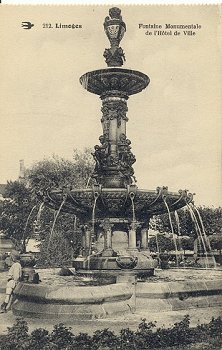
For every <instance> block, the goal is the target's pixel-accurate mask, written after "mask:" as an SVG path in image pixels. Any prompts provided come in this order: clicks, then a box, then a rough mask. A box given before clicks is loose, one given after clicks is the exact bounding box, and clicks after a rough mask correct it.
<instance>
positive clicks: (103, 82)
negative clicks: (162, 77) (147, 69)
mask: <svg viewBox="0 0 222 350" xmlns="http://www.w3.org/2000/svg"><path fill="white" fill-rule="evenodd" d="M149 82H150V79H149V77H148V76H147V75H145V74H143V73H141V72H138V71H135V70H130V69H122V68H110V69H108V68H107V69H99V70H94V71H92V72H88V73H86V74H84V75H82V76H81V77H80V83H81V84H82V86H83V87H84V88H85V89H86V90H88V91H89V92H92V93H93V94H97V95H100V96H101V97H103V96H109V95H111V96H122V97H128V96H129V95H133V94H137V93H138V92H140V91H142V90H143V89H145V88H146V87H147V85H148V84H149Z"/></svg>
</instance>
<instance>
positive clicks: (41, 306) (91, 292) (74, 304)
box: [12, 283, 132, 322]
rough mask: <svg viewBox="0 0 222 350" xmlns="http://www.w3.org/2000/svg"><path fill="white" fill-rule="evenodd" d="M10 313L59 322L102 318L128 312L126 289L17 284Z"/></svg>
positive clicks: (123, 287)
mask: <svg viewBox="0 0 222 350" xmlns="http://www.w3.org/2000/svg"><path fill="white" fill-rule="evenodd" d="M14 294H15V296H16V298H17V300H16V301H15V303H14V304H13V306H12V311H13V314H14V315H16V316H21V317H32V318H42V319H57V322H58V319H59V320H60V321H71V320H72V319H73V320H78V319H79V320H90V319H98V318H106V317H107V316H109V315H113V314H115V315H116V314H119V313H120V314H123V313H125V312H128V311H129V306H128V305H127V304H128V303H127V300H129V299H130V298H131V296H132V291H131V288H130V286H127V285H125V284H113V285H108V286H98V287H94V286H93V287H89V286H84V287H79V286H69V287H54V288H49V287H46V286H40V285H32V284H28V283H19V284H18V286H17V287H16V289H15V292H14Z"/></svg>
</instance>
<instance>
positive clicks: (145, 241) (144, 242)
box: [141, 228, 148, 249]
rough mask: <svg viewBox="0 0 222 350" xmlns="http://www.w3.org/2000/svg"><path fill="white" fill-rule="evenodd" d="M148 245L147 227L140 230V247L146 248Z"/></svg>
mask: <svg viewBox="0 0 222 350" xmlns="http://www.w3.org/2000/svg"><path fill="white" fill-rule="evenodd" d="M147 247H148V228H143V229H142V230H141V248H142V249H147Z"/></svg>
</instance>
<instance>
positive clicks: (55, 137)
mask: <svg viewBox="0 0 222 350" xmlns="http://www.w3.org/2000/svg"><path fill="white" fill-rule="evenodd" d="M108 9H109V7H107V6H53V7H51V6H33V7H30V6H5V7H1V8H0V19H1V20H0V40H1V52H2V59H1V61H2V64H1V68H0V76H1V82H0V84H1V86H0V88H1V97H0V113H1V114H0V122H1V124H0V125H1V138H0V183H6V181H7V180H10V179H11V180H15V179H16V178H17V177H18V174H19V160H20V159H24V161H25V166H26V167H30V166H32V164H34V162H36V161H39V160H41V159H43V158H44V157H46V158H48V157H51V156H52V155H53V154H57V155H59V156H61V157H65V158H67V159H72V155H73V149H74V148H77V149H80V150H82V149H83V148H84V147H93V146H94V145H95V144H98V137H99V136H100V135H101V133H102V128H101V124H100V119H101V111H100V108H101V100H100V99H99V97H98V96H97V95H93V94H91V93H89V92H87V91H86V90H84V89H83V87H82V86H81V85H80V83H79V78H80V76H81V75H82V74H84V73H85V72H88V71H92V70H94V69H100V68H105V67H106V64H105V62H104V59H103V51H104V49H105V48H108V47H109V42H108V39H107V38H106V35H105V33H104V32H103V21H104V18H105V17H106V16H107V15H108ZM121 9H122V16H123V20H124V21H125V22H126V25H127V31H126V33H125V36H124V38H123V40H122V42H121V47H122V48H123V49H124V51H125V55H126V63H125V64H124V66H123V68H129V69H135V70H138V71H141V72H143V73H145V74H147V75H148V76H149V78H150V84H149V86H148V87H147V89H145V90H143V91H142V92H141V93H140V94H136V95H133V96H131V97H130V98H129V101H128V109H129V112H128V118H129V122H128V123H127V136H128V138H129V139H130V140H131V142H132V150H133V153H134V154H135V155H136V159H137V161H136V163H135V165H134V169H135V174H136V177H137V181H138V183H137V184H138V187H139V188H143V189H149V190H153V189H155V188H156V187H157V186H168V187H169V190H170V191H175V192H177V191H178V190H179V189H189V190H190V192H192V193H196V195H195V202H196V204H198V205H208V206H211V205H214V206H219V205H221V198H222V188H221V109H222V108H221V85H222V80H221V47H220V40H219V38H220V35H221V34H220V33H219V29H220V27H219V8H218V7H217V6H182V5H181V6H122V7H121ZM23 21H31V22H32V23H34V27H33V28H32V29H31V30H24V29H23V28H22V27H21V22H23ZM44 23H51V24H52V26H53V27H54V28H50V29H49V28H48V29H47V28H43V24H44ZM55 23H62V24H80V25H82V28H78V29H77V28H76V29H56V28H55ZM154 23H156V24H161V25H162V26H163V27H164V26H165V23H171V24H192V23H193V24H199V25H201V29H199V30H197V31H196V35H194V36H185V35H184V34H183V31H181V34H180V35H178V36H175V35H171V36H170V35H169V36H164V35H163V36H158V35H154V33H153V34H152V35H146V34H145V33H146V31H147V30H144V29H142V28H140V29H139V24H154ZM173 32H174V31H173Z"/></svg>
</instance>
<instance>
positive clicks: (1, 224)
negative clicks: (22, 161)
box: [0, 181, 37, 249]
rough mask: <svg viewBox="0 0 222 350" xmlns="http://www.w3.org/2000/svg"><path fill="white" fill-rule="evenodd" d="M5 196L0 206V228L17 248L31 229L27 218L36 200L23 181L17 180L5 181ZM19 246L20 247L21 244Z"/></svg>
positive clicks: (30, 223) (30, 222)
mask: <svg viewBox="0 0 222 350" xmlns="http://www.w3.org/2000/svg"><path fill="white" fill-rule="evenodd" d="M5 197H6V198H5V200H4V201H2V202H1V208H0V229H1V230H3V231H4V232H5V233H6V234H7V236H8V237H11V238H12V240H14V242H15V243H16V245H17V246H18V248H19V243H20V242H22V241H23V242H24V241H25V238H26V236H27V235H28V234H30V232H32V230H33V227H32V221H31V220H28V219H30V216H31V214H32V212H33V209H34V208H35V205H36V203H37V201H36V199H35V198H33V196H32V193H31V190H30V189H29V188H28V187H26V185H25V183H23V182H19V181H9V182H8V183H7V185H6V188H5ZM23 242H22V243H23ZM20 248H21V249H22V245H20Z"/></svg>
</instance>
